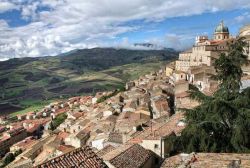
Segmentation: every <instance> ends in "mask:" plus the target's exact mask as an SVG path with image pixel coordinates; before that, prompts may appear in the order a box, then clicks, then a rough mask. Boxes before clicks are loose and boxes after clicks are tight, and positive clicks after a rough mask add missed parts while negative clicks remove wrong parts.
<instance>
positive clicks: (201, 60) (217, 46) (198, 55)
mask: <svg viewBox="0 0 250 168" xmlns="http://www.w3.org/2000/svg"><path fill="white" fill-rule="evenodd" d="M231 39H232V38H230V34H229V30H228V27H226V26H225V25H224V23H223V22H221V23H220V24H219V25H218V26H217V27H216V29H215V32H214V38H213V39H211V40H209V39H208V37H207V36H198V37H196V40H195V45H194V46H193V47H192V48H191V49H189V50H187V51H184V52H182V53H180V54H179V59H178V61H176V65H175V70H179V71H184V72H187V71H188V70H189V69H190V67H194V66H200V65H207V66H213V63H214V61H215V60H216V59H217V58H218V57H219V56H220V54H221V53H222V52H226V51H227V50H228V47H227V42H228V41H229V40H231Z"/></svg>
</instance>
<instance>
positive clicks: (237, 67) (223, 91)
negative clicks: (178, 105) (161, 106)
mask: <svg viewBox="0 0 250 168" xmlns="http://www.w3.org/2000/svg"><path fill="white" fill-rule="evenodd" d="M244 45H245V42H243V39H242V38H239V39H237V40H236V41H234V42H232V43H230V44H229V52H228V54H225V53H222V54H221V56H220V57H219V58H218V59H217V60H216V61H215V64H214V66H215V69H216V72H217V75H215V76H214V78H215V79H217V80H218V81H219V82H220V85H219V88H218V90H217V91H216V92H215V93H214V94H213V95H212V96H206V95H205V94H203V93H202V92H200V91H199V90H198V89H197V88H195V87H192V88H191V90H190V97H191V98H192V99H195V100H197V101H199V102H200V105H199V106H197V107H196V108H194V109H191V110H188V109H184V111H185V112H186V113H185V115H186V122H187V126H186V128H185V129H184V130H183V132H182V134H181V136H180V137H174V136H172V137H169V139H170V141H171V142H172V143H173V145H172V148H173V149H172V152H173V153H176V152H193V151H195V152H250V132H249V130H250V88H247V89H245V90H243V91H240V86H241V77H242V75H243V72H242V69H241V66H242V65H243V64H246V63H247V57H246V55H244V50H243V47H244Z"/></svg>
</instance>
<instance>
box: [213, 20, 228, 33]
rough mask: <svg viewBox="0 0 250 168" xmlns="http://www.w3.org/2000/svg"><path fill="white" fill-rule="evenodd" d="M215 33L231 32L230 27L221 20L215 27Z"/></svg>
mask: <svg viewBox="0 0 250 168" xmlns="http://www.w3.org/2000/svg"><path fill="white" fill-rule="evenodd" d="M215 33H229V30H228V27H227V26H225V25H224V23H223V22H221V23H220V24H219V25H218V26H217V27H216V29H215Z"/></svg>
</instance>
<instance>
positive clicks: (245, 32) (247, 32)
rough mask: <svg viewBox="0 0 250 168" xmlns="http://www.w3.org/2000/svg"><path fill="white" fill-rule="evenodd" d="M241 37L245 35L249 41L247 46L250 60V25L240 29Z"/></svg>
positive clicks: (246, 49)
mask: <svg viewBox="0 0 250 168" xmlns="http://www.w3.org/2000/svg"><path fill="white" fill-rule="evenodd" d="M239 36H240V37H244V38H245V40H246V42H247V47H246V48H245V51H246V54H247V55H248V59H249V60H250V25H247V26H244V27H242V28H241V29H240V33H239Z"/></svg>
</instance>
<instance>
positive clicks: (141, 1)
mask: <svg viewBox="0 0 250 168" xmlns="http://www.w3.org/2000/svg"><path fill="white" fill-rule="evenodd" d="M0 2H1V3H0V4H1V5H0V12H1V11H2V12H3V11H6V10H11V9H19V10H20V12H21V14H22V17H23V18H24V19H27V20H31V23H30V24H28V25H26V26H22V27H16V28H11V27H9V26H8V24H6V23H5V22H4V21H3V22H1V21H0V58H3V57H6V56H8V57H24V56H32V57H34V56H44V55H56V54H59V53H62V52H65V51H69V50H71V49H76V48H89V47H95V46H98V45H103V44H104V43H105V41H106V40H107V39H115V37H116V36H117V35H119V34H121V33H125V32H129V31H137V30H140V27H138V26H131V25H126V24H124V23H125V22H128V21H133V20H144V21H145V22H159V21H161V20H163V19H166V18H171V17H177V16H189V15H195V14H201V13H203V12H216V11H221V10H232V9H239V8H249V7H250V1H249V0H240V1H239V0H230V1H228V0H220V1H218V0H203V1H201V0H185V1H173V0H119V1H118V0H98V1H94V0H82V1H80V0H37V1H32V0H9V1H1V0H0ZM3 3H4V4H5V6H7V7H5V8H4V7H3V6H4V5H2V4H3ZM6 4H12V6H11V5H9V6H8V5H6ZM38 8H49V9H48V10H46V11H39V10H38ZM1 25H4V26H1ZM183 38H184V39H185V38H186V37H182V36H180V35H167V36H166V38H165V39H164V40H166V41H167V42H168V43H169V45H170V46H171V45H172V44H179V43H180V45H183V42H180V40H183ZM164 40H163V42H164V43H165V42H166V41H164ZM184 45H185V44H184Z"/></svg>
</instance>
